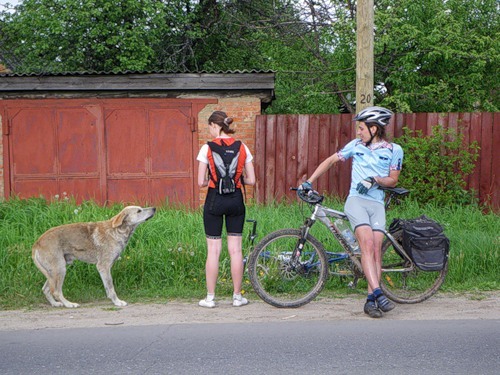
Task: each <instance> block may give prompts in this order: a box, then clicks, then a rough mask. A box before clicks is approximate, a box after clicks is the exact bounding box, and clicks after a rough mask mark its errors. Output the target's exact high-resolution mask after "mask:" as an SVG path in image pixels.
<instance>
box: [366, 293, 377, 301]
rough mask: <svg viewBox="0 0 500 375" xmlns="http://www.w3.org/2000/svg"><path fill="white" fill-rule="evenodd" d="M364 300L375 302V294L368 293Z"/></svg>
mask: <svg viewBox="0 0 500 375" xmlns="http://www.w3.org/2000/svg"><path fill="white" fill-rule="evenodd" d="M366 302H375V296H374V295H373V293H370V294H368V297H367V298H366Z"/></svg>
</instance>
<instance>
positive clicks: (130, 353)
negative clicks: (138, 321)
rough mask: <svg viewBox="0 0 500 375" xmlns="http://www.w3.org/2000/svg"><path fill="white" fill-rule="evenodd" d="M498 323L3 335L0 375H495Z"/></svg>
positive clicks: (303, 324) (261, 325)
mask: <svg viewBox="0 0 500 375" xmlns="http://www.w3.org/2000/svg"><path fill="white" fill-rule="evenodd" d="M499 357H500V320H497V319H493V320H421V321H412V320H406V321H394V320H382V319H381V320H376V321H375V320H364V321H348V320H340V321H300V322H291V321H286V322H270V323H265V322H251V323H209V324H199V323H197V324H164V325H154V326H107V327H100V328H66V329H44V330H17V331H3V332H0V374H3V375H10V374H15V375H22V374H36V375H44V374H51V375H54V374H65V375H66V374H121V375H126V374H176V375H178V374H179V375H181V374H200V375H201V374H203V375H205V374H228V375H229V374H287V375H292V374H301V375H302V374H372V375H374V374H398V375H399V374H498V369H499V368H500V359H499Z"/></svg>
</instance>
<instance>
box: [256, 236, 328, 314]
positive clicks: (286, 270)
mask: <svg viewBox="0 0 500 375" xmlns="http://www.w3.org/2000/svg"><path fill="white" fill-rule="evenodd" d="M300 238H301V231H300V230H298V229H282V230H278V231H276V232H273V233H271V234H269V235H267V236H266V237H264V238H263V239H262V241H260V242H259V243H258V244H257V246H256V247H255V249H254V250H253V251H252V253H251V254H250V257H249V259H248V276H249V278H250V282H251V283H252V286H253V288H254V290H255V292H256V293H257V294H258V296H259V297H260V298H262V300H264V302H267V303H268V304H270V305H272V306H275V307H300V306H302V305H305V304H307V303H309V302H311V301H312V300H313V299H314V298H315V297H316V296H317V295H318V294H319V293H320V292H321V290H322V289H323V287H324V286H325V282H326V279H327V278H328V259H327V256H326V253H325V250H324V248H323V245H321V243H320V242H319V241H318V240H317V239H315V238H314V237H312V236H310V235H309V236H308V237H307V241H306V243H305V244H304V248H303V250H302V254H301V257H300V259H299V260H298V262H297V263H296V264H294V263H293V261H292V256H291V255H292V253H293V252H294V250H295V249H296V247H297V244H298V242H299V239H300Z"/></svg>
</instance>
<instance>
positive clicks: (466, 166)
mask: <svg viewBox="0 0 500 375" xmlns="http://www.w3.org/2000/svg"><path fill="white" fill-rule="evenodd" d="M395 142H396V143H398V144H400V145H401V147H402V148H403V150H404V163H403V171H402V173H401V175H400V177H399V184H400V185H401V186H404V187H405V188H407V189H409V190H411V195H412V197H413V198H414V199H416V200H417V201H419V202H421V203H428V202H431V203H434V204H437V205H439V206H449V205H452V204H470V203H476V198H477V197H475V196H474V191H469V192H467V191H466V190H465V177H466V176H467V175H469V174H470V173H472V171H473V169H474V166H475V164H474V162H475V161H476V160H477V158H478V149H479V147H478V146H477V143H472V144H470V145H469V146H468V148H465V147H464V145H463V135H462V134H460V133H458V132H456V131H454V130H453V129H443V128H442V127H441V126H439V125H436V126H434V127H433V128H432V133H431V135H429V136H426V137H423V136H422V132H421V131H416V132H412V131H410V130H409V129H408V128H404V134H403V136H402V137H400V138H398V139H395Z"/></svg>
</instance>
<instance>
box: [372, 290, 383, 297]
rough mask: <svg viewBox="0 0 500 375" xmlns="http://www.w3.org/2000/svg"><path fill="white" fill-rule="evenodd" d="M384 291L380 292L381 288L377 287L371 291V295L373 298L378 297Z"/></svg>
mask: <svg viewBox="0 0 500 375" xmlns="http://www.w3.org/2000/svg"><path fill="white" fill-rule="evenodd" d="M383 294H384V293H383V292H382V290H380V288H377V289H375V290H374V291H373V296H374V297H375V299H377V298H378V297H380V296H382V295H383Z"/></svg>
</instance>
